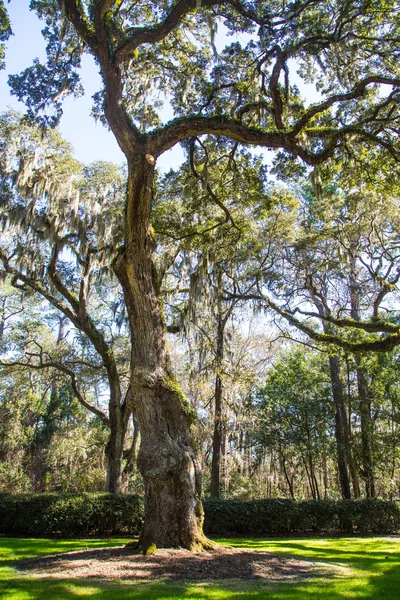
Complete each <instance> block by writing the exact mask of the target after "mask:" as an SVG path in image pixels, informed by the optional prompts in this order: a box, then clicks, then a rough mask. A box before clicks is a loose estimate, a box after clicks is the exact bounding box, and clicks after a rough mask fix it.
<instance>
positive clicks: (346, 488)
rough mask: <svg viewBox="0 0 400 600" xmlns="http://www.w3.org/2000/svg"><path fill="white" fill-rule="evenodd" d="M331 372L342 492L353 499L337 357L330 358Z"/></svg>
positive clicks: (342, 395)
mask: <svg viewBox="0 0 400 600" xmlns="http://www.w3.org/2000/svg"><path fill="white" fill-rule="evenodd" d="M329 371H330V377H331V386H332V396H333V400H334V402H335V438H336V455H337V466H338V473H339V482H340V491H341V494H342V496H343V498H351V491H350V477H349V470H348V462H349V454H350V452H351V450H350V446H349V435H348V431H347V414H346V408H345V404H344V394H343V387H342V382H341V379H340V366H339V358H338V356H337V355H334V356H329Z"/></svg>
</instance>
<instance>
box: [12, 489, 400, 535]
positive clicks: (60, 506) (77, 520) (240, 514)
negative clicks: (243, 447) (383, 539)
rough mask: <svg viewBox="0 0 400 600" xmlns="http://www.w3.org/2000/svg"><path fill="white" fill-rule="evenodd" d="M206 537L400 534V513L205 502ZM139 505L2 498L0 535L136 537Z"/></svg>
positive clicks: (123, 499) (380, 504)
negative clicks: (320, 533)
mask: <svg viewBox="0 0 400 600" xmlns="http://www.w3.org/2000/svg"><path fill="white" fill-rule="evenodd" d="M204 513H205V523H204V530H205V532H206V533H207V534H209V535H223V536H230V535H231V536H234V535H241V536H266V535H271V534H273V535H289V534H293V533H318V532H321V531H328V532H329V533H353V532H355V533H362V534H369V533H374V534H387V533H395V532H397V531H398V530H400V507H399V505H398V504H396V503H394V502H385V501H383V500H340V501H331V500H321V501H319V502H315V501H308V502H294V501H293V500H254V501H244V502H242V501H240V500H218V499H216V498H209V499H207V500H206V501H205V502H204ZM142 524H143V501H142V499H141V498H139V497H138V496H133V495H132V496H124V495H121V494H15V495H14V494H0V534H7V535H32V536H44V535H62V536H65V537H67V536H71V535H75V536H78V535H89V534H97V535H109V534H113V535H115V534H129V535H132V536H134V535H139V533H140V530H141V527H142Z"/></svg>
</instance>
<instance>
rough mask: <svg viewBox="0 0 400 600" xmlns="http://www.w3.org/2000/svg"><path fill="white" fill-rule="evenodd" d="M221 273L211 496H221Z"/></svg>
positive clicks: (222, 332)
mask: <svg viewBox="0 0 400 600" xmlns="http://www.w3.org/2000/svg"><path fill="white" fill-rule="evenodd" d="M221 293H222V271H219V273H218V291H217V294H218V297H217V303H218V308H217V339H216V356H215V371H216V375H215V392H214V431H213V440H212V461H211V496H213V497H215V498H219V497H220V496H221V447H222V438H223V427H224V424H223V414H222V372H221V370H222V362H223V359H224V329H225V322H224V319H223V315H222V299H221Z"/></svg>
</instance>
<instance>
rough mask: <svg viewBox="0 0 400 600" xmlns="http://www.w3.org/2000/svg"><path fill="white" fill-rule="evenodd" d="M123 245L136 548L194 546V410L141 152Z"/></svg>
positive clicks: (198, 524)
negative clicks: (172, 333) (179, 378)
mask: <svg viewBox="0 0 400 600" xmlns="http://www.w3.org/2000/svg"><path fill="white" fill-rule="evenodd" d="M128 167H129V174H128V177H129V179H128V199H127V201H128V202H127V212H126V238H125V239H126V245H125V247H124V249H123V250H122V251H121V252H120V254H119V256H118V258H117V259H116V261H115V263H114V269H115V273H116V274H117V276H118V278H119V280H120V282H121V285H122V287H123V290H124V297H125V303H126V307H127V310H128V315H129V322H130V328H131V335H132V360H131V369H132V375H131V385H132V393H133V395H134V398H135V409H136V418H137V420H138V423H139V426H140V432H141V446H140V450H139V456H138V467H139V470H140V472H141V474H142V476H143V482H144V488H145V507H144V527H143V531H142V534H141V536H140V540H139V548H140V549H141V550H142V551H143V552H147V551H148V550H149V548H151V547H152V545H153V544H154V545H156V546H157V547H184V548H188V549H191V550H200V549H202V548H204V547H205V546H210V545H211V542H208V540H207V539H206V538H205V537H204V535H203V532H202V523H203V509H202V504H201V498H200V493H201V472H200V463H199V460H198V456H197V452H196V449H195V446H194V439H193V434H192V426H193V423H194V419H195V414H194V411H193V409H192V407H191V406H190V405H189V403H188V401H187V399H186V398H185V396H184V394H183V393H182V391H181V389H180V387H179V385H178V384H177V382H176V380H175V378H174V376H173V374H172V372H171V368H170V360H169V356H168V352H167V348H166V333H165V324H164V318H163V312H162V304H161V300H160V298H159V289H158V281H157V274H156V272H155V268H154V265H153V262H152V254H153V250H154V247H155V242H154V238H153V234H152V231H151V226H150V207H151V200H152V194H153V181H154V167H153V165H152V164H150V162H148V161H147V160H146V158H145V157H144V156H143V155H136V157H135V158H134V159H132V160H131V161H128Z"/></svg>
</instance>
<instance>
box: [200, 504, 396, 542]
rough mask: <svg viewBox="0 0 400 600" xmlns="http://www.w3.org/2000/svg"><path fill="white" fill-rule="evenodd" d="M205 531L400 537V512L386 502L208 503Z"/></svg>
mask: <svg viewBox="0 0 400 600" xmlns="http://www.w3.org/2000/svg"><path fill="white" fill-rule="evenodd" d="M204 512H205V527H204V528H205V531H206V533H208V534H211V535H226V536H229V535H250V536H254V535H255V536H263V535H269V534H282V535H287V534H288V533H303V532H313V533H318V532H321V531H329V532H331V533H353V532H355V533H362V534H367V533H380V534H383V533H396V532H397V531H399V530H400V508H399V505H398V504H396V503H394V502H386V501H384V500H337V501H333V500H320V501H313V500H312V501H305V502H294V501H293V500H254V501H245V502H241V501H238V500H218V499H216V498H209V499H207V500H206V501H205V502H204Z"/></svg>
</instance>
